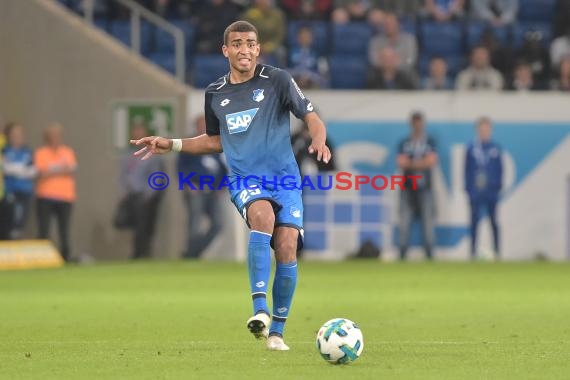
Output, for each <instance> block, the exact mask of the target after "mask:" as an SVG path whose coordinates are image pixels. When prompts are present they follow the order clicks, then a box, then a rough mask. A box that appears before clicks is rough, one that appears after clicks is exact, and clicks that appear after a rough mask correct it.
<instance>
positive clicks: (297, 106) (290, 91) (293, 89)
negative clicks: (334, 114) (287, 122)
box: [274, 69, 314, 119]
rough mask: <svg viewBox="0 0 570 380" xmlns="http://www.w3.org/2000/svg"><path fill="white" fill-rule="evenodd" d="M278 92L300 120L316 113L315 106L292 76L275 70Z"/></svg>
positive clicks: (284, 103)
mask: <svg viewBox="0 0 570 380" xmlns="http://www.w3.org/2000/svg"><path fill="white" fill-rule="evenodd" d="M274 76H275V81H276V86H277V92H278V93H279V94H280V97H281V102H282V103H283V105H284V106H285V107H286V108H287V109H288V110H289V111H291V112H292V113H293V115H295V117H297V118H298V119H303V118H304V117H305V115H307V114H308V113H311V112H313V111H314V108H313V104H312V103H311V101H310V100H309V99H307V98H306V97H305V95H304V94H303V92H302V91H301V89H300V88H299V86H298V85H297V83H296V82H295V80H294V79H293V77H292V76H291V74H289V73H288V72H287V71H285V70H279V69H278V70H275V74H274Z"/></svg>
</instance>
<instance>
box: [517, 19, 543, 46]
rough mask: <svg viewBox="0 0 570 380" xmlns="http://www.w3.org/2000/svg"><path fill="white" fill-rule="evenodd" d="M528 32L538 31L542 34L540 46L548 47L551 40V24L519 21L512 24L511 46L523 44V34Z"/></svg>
mask: <svg viewBox="0 0 570 380" xmlns="http://www.w3.org/2000/svg"><path fill="white" fill-rule="evenodd" d="M529 32H538V33H540V34H541V36H542V46H544V48H546V49H548V47H549V46H550V42H551V41H552V25H551V24H550V23H540V22H519V23H517V24H515V25H514V26H513V46H514V47H515V48H519V47H521V46H522V45H523V43H524V39H525V35H526V34H527V33H529Z"/></svg>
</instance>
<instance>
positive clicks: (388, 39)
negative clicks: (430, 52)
mask: <svg viewBox="0 0 570 380" xmlns="http://www.w3.org/2000/svg"><path fill="white" fill-rule="evenodd" d="M383 29H384V33H383V34H377V35H376V36H374V37H373V38H372V39H371V40H370V43H369V45H368V60H369V62H370V64H372V65H373V64H374V61H375V60H376V57H377V56H378V52H379V51H380V50H383V49H384V48H386V47H391V48H393V49H395V50H396V52H397V53H398V56H399V57H400V63H399V68H401V69H404V70H410V69H412V68H413V67H414V65H415V64H416V61H417V58H418V45H417V42H416V38H415V36H413V35H411V34H409V33H406V32H402V31H400V22H399V21H398V18H397V17H396V15H395V14H394V13H387V14H386V15H385V16H384V24H383Z"/></svg>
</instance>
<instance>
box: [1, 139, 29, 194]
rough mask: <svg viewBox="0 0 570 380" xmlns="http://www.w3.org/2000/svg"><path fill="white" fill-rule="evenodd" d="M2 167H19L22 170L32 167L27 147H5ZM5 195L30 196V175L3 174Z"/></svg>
mask: <svg viewBox="0 0 570 380" xmlns="http://www.w3.org/2000/svg"><path fill="white" fill-rule="evenodd" d="M2 153H3V155H4V165H11V166H15V165H17V166H19V167H21V168H22V169H24V168H30V167H32V166H33V154H32V151H31V150H30V149H29V148H28V147H25V146H24V147H21V148H18V149H15V148H12V147H11V146H5V147H4V150H3V152H2ZM4 186H5V191H6V193H26V194H31V193H32V192H33V190H34V180H33V178H32V176H30V175H16V174H14V175H12V174H7V173H5V174H4Z"/></svg>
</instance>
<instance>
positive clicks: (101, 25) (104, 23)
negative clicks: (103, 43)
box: [93, 19, 109, 33]
mask: <svg viewBox="0 0 570 380" xmlns="http://www.w3.org/2000/svg"><path fill="white" fill-rule="evenodd" d="M93 25H94V26H95V27H96V28H97V29H101V30H102V31H104V32H107V33H108V32H109V21H108V20H106V19H95V20H94V21H93Z"/></svg>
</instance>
